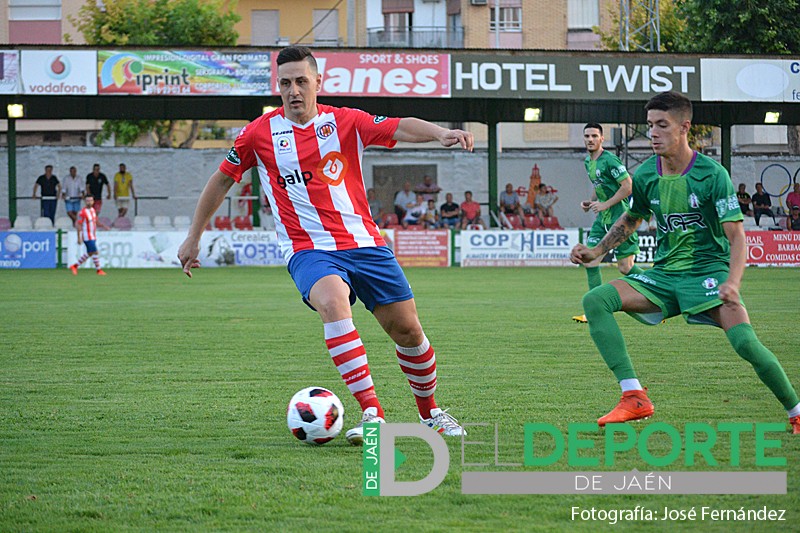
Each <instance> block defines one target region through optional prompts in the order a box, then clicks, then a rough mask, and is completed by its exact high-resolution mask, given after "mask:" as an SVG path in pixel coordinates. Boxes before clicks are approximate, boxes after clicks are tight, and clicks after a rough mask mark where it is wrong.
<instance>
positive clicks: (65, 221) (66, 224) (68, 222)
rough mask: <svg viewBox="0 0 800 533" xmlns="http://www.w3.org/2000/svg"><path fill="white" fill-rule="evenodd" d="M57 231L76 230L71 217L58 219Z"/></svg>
mask: <svg viewBox="0 0 800 533" xmlns="http://www.w3.org/2000/svg"><path fill="white" fill-rule="evenodd" d="M55 227H56V229H63V230H71V229H75V224H74V223H73V222H72V219H71V218H69V217H58V218H57V219H56V224H55Z"/></svg>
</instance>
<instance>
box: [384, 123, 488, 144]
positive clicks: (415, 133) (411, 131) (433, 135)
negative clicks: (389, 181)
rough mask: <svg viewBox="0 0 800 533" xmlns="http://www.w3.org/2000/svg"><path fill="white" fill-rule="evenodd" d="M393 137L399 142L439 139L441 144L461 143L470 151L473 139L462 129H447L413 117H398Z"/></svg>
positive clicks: (421, 141) (420, 141) (422, 141)
mask: <svg viewBox="0 0 800 533" xmlns="http://www.w3.org/2000/svg"><path fill="white" fill-rule="evenodd" d="M393 139H394V140H395V141H400V142H409V143H424V142H430V141H439V143H440V144H441V145H442V146H448V147H449V146H453V145H456V144H459V145H461V148H463V149H464V150H469V151H470V152H471V151H472V148H473V146H474V144H475V140H474V138H473V136H472V134H471V133H470V132H468V131H464V130H448V129H447V128H443V127H441V126H437V125H436V124H433V123H431V122H428V121H426V120H422V119H419V118H414V117H406V118H402V119H400V123H399V124H398V125H397V131H395V132H394V137H393Z"/></svg>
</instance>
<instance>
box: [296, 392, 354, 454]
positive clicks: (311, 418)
mask: <svg viewBox="0 0 800 533" xmlns="http://www.w3.org/2000/svg"><path fill="white" fill-rule="evenodd" d="M343 417H344V407H342V402H341V401H340V400H339V398H337V397H336V395H335V394H334V393H332V392H331V391H329V390H328V389H323V388H322V387H308V388H307V389H303V390H301V391H299V392H298V393H297V394H295V395H294V396H292V399H291V400H290V401H289V408H288V410H287V411H286V423H287V424H288V425H289V431H291V432H292V435H294V436H295V437H297V438H298V439H300V440H301V441H303V442H305V443H306V444H312V445H319V444H325V443H326V442H328V441H331V440H333V439H334V438H335V437H336V435H338V434H339V432H340V431H341V430H342V424H343V423H344V420H343Z"/></svg>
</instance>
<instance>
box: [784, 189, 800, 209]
mask: <svg viewBox="0 0 800 533" xmlns="http://www.w3.org/2000/svg"><path fill="white" fill-rule="evenodd" d="M796 205H800V183H795V184H794V190H793V191H792V192H790V193H789V196H787V197H786V209H788V210H789V211H791V210H792V207H794V206H796Z"/></svg>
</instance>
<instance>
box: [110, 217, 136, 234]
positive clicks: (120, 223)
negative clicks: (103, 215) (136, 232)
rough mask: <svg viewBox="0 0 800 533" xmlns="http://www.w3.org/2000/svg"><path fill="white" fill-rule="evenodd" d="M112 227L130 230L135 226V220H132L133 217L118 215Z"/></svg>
mask: <svg viewBox="0 0 800 533" xmlns="http://www.w3.org/2000/svg"><path fill="white" fill-rule="evenodd" d="M111 227H113V228H114V229H118V230H121V231H129V230H130V229H131V228H133V222H131V219H129V218H128V217H117V219H116V220H114V222H112V223H111Z"/></svg>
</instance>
